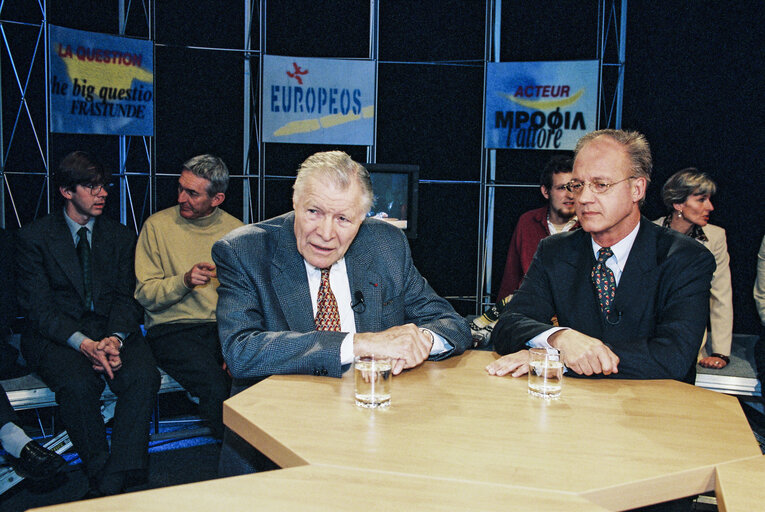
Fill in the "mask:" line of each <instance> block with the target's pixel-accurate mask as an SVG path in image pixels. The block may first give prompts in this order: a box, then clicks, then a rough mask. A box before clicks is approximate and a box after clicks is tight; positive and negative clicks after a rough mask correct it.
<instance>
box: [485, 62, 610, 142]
mask: <svg viewBox="0 0 765 512" xmlns="http://www.w3.org/2000/svg"><path fill="white" fill-rule="evenodd" d="M598 69H599V64H598V61H596V60H593V61H566V62H497V63H489V64H488V67H487V73H486V76H487V79H486V119H485V120H484V122H485V132H486V147H487V148H512V149H552V150H562V149H566V150H570V149H574V147H575V146H576V142H577V141H578V140H579V138H580V137H581V136H582V135H584V134H585V133H587V132H591V131H593V130H595V129H597V128H596V119H597V107H598Z"/></svg>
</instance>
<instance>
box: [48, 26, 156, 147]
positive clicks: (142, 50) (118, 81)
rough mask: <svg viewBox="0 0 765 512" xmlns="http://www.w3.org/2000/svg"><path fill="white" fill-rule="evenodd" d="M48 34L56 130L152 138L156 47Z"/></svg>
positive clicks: (53, 30)
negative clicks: (153, 55) (153, 57)
mask: <svg viewBox="0 0 765 512" xmlns="http://www.w3.org/2000/svg"><path fill="white" fill-rule="evenodd" d="M49 29H50V90H49V91H48V93H49V95H50V105H51V112H50V121H51V130H52V131H54V132H59V133H96V134H111V135H153V134H154V102H153V99H154V63H153V61H152V43H151V41H145V40H141V39H132V38H128V37H119V36H112V35H107V34H99V33H96V32H83V31H81V30H73V29H69V28H62V27H56V26H54V25H49Z"/></svg>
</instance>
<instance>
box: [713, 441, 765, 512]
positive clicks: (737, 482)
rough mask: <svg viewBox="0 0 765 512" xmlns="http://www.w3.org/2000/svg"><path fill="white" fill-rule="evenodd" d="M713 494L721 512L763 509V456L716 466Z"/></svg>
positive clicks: (764, 483) (764, 481)
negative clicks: (715, 482)
mask: <svg viewBox="0 0 765 512" xmlns="http://www.w3.org/2000/svg"><path fill="white" fill-rule="evenodd" d="M715 494H716V495H717V508H718V510H720V511H722V512H753V511H755V510H765V456H762V455H761V456H759V457H753V458H751V459H744V460H740V461H737V462H730V463H728V464H720V465H719V466H717V484H716V485H715Z"/></svg>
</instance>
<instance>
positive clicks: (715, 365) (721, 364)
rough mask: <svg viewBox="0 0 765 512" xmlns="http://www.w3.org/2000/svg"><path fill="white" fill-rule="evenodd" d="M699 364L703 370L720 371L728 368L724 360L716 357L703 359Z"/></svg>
mask: <svg viewBox="0 0 765 512" xmlns="http://www.w3.org/2000/svg"><path fill="white" fill-rule="evenodd" d="M699 364H700V365H701V366H703V367H704V368H712V369H713V370H720V369H722V368H725V367H726V366H728V363H726V362H725V359H722V358H720V357H716V356H709V357H705V358H704V359H702V360H701V361H699Z"/></svg>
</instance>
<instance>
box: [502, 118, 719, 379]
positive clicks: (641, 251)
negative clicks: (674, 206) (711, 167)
mask: <svg viewBox="0 0 765 512" xmlns="http://www.w3.org/2000/svg"><path fill="white" fill-rule="evenodd" d="M651 166H652V164H651V151H650V148H649V146H648V142H647V141H646V140H645V137H644V136H643V135H641V134H639V133H637V132H627V131H622V130H601V131H597V132H592V133H589V134H587V135H585V136H584V137H582V138H581V139H580V140H579V142H578V143H577V147H576V151H575V158H574V170H573V174H572V180H571V181H570V182H569V183H568V185H567V186H568V188H569V190H570V191H571V193H572V194H573V195H574V197H575V200H576V214H577V217H578V218H579V222H580V223H581V225H582V229H581V230H576V231H573V232H570V233H564V234H561V235H557V236H553V237H549V238H546V239H544V240H542V241H541V242H540V243H539V248H538V249H537V253H536V256H535V257H534V261H533V262H532V264H531V267H530V268H529V272H528V274H527V275H526V278H525V279H524V281H523V284H522V285H521V288H520V289H519V290H518V292H516V293H515V294H514V295H513V300H512V301H510V304H509V305H508V307H507V309H506V310H505V312H504V313H503V314H502V316H501V317H500V319H499V322H497V325H496V327H495V328H494V332H493V334H492V340H493V341H494V346H495V348H496V350H497V352H498V353H499V354H503V355H504V354H507V355H506V356H505V357H502V358H500V359H498V360H497V361H495V362H493V363H491V364H490V365H489V366H488V367H487V371H488V372H489V373H490V374H492V375H506V374H508V373H511V374H512V375H514V376H519V375H522V374H524V373H526V372H527V371H528V350H525V349H526V348H527V347H528V346H541V347H545V346H550V347H554V348H557V349H559V350H560V351H561V352H562V357H563V362H564V363H565V365H566V366H567V368H568V371H569V375H571V374H573V375H578V376H601V377H602V376H605V377H621V378H633V379H684V380H686V381H691V382H692V379H693V378H694V373H695V368H696V355H697V354H698V351H699V347H700V345H701V340H702V338H703V335H704V329H705V326H706V319H707V317H708V315H709V285H710V281H711V279H712V273H713V272H714V269H715V263H714V258H713V257H712V254H711V253H710V252H709V251H708V250H706V249H705V248H704V247H702V246H701V245H700V244H698V243H696V242H695V241H693V240H691V239H690V238H688V237H686V236H684V235H681V234H680V233H677V232H675V231H671V230H667V229H663V228H661V227H659V226H657V225H655V224H653V223H652V222H650V221H648V220H647V219H645V218H642V217H641V215H640V205H641V204H642V202H643V200H644V197H645V192H646V188H647V187H648V183H649V181H650V177H651ZM553 319H555V321H556V322H557V324H556V325H558V327H554V326H553V322H554V320H553Z"/></svg>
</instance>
